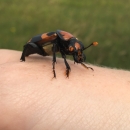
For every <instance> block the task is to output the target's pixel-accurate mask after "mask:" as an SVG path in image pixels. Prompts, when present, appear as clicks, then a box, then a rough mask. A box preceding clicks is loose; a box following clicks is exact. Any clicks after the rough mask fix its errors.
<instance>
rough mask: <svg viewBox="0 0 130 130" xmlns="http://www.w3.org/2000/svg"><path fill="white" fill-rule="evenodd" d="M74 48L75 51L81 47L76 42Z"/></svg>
mask: <svg viewBox="0 0 130 130" xmlns="http://www.w3.org/2000/svg"><path fill="white" fill-rule="evenodd" d="M75 48H76V50H80V49H81V46H80V44H79V43H78V42H76V43H75Z"/></svg>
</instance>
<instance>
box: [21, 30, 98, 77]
mask: <svg viewBox="0 0 130 130" xmlns="http://www.w3.org/2000/svg"><path fill="white" fill-rule="evenodd" d="M50 44H51V45H52V53H53V74H54V77H55V78H56V73H55V63H56V52H60V53H61V55H62V58H63V59H64V62H65V65H66V76H67V77H69V72H70V66H69V64H68V63H67V61H66V55H72V56H73V59H74V62H76V63H80V64H81V65H83V66H84V67H85V68H87V69H88V68H90V69H92V70H93V68H91V67H87V66H86V65H85V64H83V62H84V61H85V59H86V57H85V55H84V54H83V51H84V50H85V49H87V48H88V47H90V46H91V45H94V46H96V45H97V44H98V43H97V42H93V43H91V44H90V45H89V46H87V47H84V45H83V44H82V42H81V41H79V40H78V39H77V38H76V37H74V36H73V35H72V34H70V33H69V32H66V31H62V30H57V31H55V32H48V33H43V34H40V35H37V36H34V37H32V38H31V39H30V40H29V41H28V42H27V44H25V45H24V49H23V52H22V56H21V59H20V60H21V61H25V56H29V55H31V54H34V53H37V54H39V55H42V56H48V55H49V53H48V52H47V51H46V50H45V48H44V47H45V46H48V45H50Z"/></svg>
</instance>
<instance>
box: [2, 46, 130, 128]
mask: <svg viewBox="0 0 130 130" xmlns="http://www.w3.org/2000/svg"><path fill="white" fill-rule="evenodd" d="M20 56H21V52H19V51H13V50H3V49H1V50H0V73H1V74H0V130H129V129H130V123H129V122H130V72H129V71H124V70H117V69H109V68H103V67H99V66H94V65H87V66H90V67H93V69H94V71H92V70H91V69H88V70H87V69H85V68H84V67H82V66H81V65H80V64H78V65H77V64H74V63H73V61H70V60H67V61H68V63H69V65H70V67H71V73H70V76H69V78H66V76H65V65H64V61H63V59H61V58H57V64H56V65H55V66H56V75H57V78H56V79H53V73H52V57H42V56H39V55H31V56H29V57H27V58H26V62H20V60H19V59H20Z"/></svg>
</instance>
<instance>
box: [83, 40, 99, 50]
mask: <svg viewBox="0 0 130 130" xmlns="http://www.w3.org/2000/svg"><path fill="white" fill-rule="evenodd" d="M92 45H93V46H97V45H98V42H93V43H91V44H90V45H88V46H87V47H85V48H84V49H83V50H85V49H87V48H89V47H90V46H92Z"/></svg>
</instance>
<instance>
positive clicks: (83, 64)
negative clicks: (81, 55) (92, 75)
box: [81, 62, 94, 71]
mask: <svg viewBox="0 0 130 130" xmlns="http://www.w3.org/2000/svg"><path fill="white" fill-rule="evenodd" d="M81 65H82V66H83V67H85V68H86V69H91V70H93V71H94V69H93V68H91V67H87V66H86V65H85V64H83V63H82V62H81Z"/></svg>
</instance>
